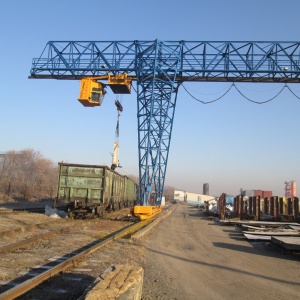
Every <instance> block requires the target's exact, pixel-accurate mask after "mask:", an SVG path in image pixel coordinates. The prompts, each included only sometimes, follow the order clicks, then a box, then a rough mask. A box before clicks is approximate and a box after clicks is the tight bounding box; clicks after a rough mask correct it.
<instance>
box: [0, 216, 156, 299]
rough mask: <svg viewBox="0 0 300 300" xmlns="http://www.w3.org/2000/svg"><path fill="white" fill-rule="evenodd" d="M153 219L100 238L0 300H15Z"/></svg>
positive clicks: (12, 289) (2, 295)
mask: <svg viewBox="0 0 300 300" xmlns="http://www.w3.org/2000/svg"><path fill="white" fill-rule="evenodd" d="M154 220H155V218H150V219H148V220H145V221H141V222H138V223H136V224H133V225H130V226H127V228H126V229H124V230H122V231H118V232H117V233H113V234H110V235H108V237H107V238H102V239H100V241H97V242H96V243H93V244H92V246H90V247H88V248H87V249H84V250H83V251H81V252H80V253H78V254H75V255H74V256H72V257H70V258H69V259H67V260H65V261H63V262H61V263H59V264H58V265H56V266H54V267H53V268H51V269H49V270H46V271H44V272H43V273H41V274H39V275H37V276H36V277H34V278H31V279H29V280H26V281H24V282H22V283H21V284H19V285H17V286H15V287H13V288H11V289H9V290H7V291H5V292H3V293H2V294H0V300H10V299H15V298H16V297H18V296H20V295H22V294H24V293H26V292H28V291H30V290H31V289H33V288H34V287H36V286H37V285H39V284H40V283H42V282H43V281H45V280H47V279H49V278H50V277H52V276H54V275H56V274H58V273H59V272H62V271H65V270H66V269H68V268H69V267H70V266H72V267H73V266H74V265H75V264H76V262H77V261H79V260H81V259H83V258H84V257H86V256H87V255H89V254H91V253H92V252H94V251H96V250H98V249H99V248H101V247H103V246H105V245H107V244H109V243H110V242H112V241H114V240H117V239H120V238H122V237H124V236H127V235H129V234H132V233H134V232H136V231H138V230H139V229H140V228H142V227H145V226H146V225H147V224H149V223H151V222H152V221H154Z"/></svg>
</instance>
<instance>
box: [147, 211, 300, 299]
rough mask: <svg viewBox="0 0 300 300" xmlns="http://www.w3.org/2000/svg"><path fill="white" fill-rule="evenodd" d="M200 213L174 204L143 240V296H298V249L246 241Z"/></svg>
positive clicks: (227, 297) (299, 288)
mask: <svg viewBox="0 0 300 300" xmlns="http://www.w3.org/2000/svg"><path fill="white" fill-rule="evenodd" d="M199 213H200V212H199V211H198V210H197V209H195V208H193V207H192V206H189V205H179V206H178V207H177V208H176V210H175V211H174V212H173V213H172V214H171V215H170V216H169V217H167V218H166V219H164V220H163V221H162V222H161V223H160V225H159V226H158V227H157V228H156V229H155V230H154V231H153V232H152V233H151V234H150V236H148V238H147V239H146V240H145V247H146V248H147V249H148V254H149V255H148V258H147V261H146V267H145V277H144V291H143V298H142V299H143V300H149V299H168V300H169V299H178V300H181V299H182V300H187V299H188V300H194V299H214V300H216V299H285V300H287V299H298V298H299V295H300V257H299V256H300V255H298V256H296V255H287V254H283V253H281V251H280V250H279V249H278V248H275V247H274V246H271V245H268V244H266V243H261V242H260V243H249V242H248V241H247V240H245V239H244V238H243V236H242V235H241V234H240V232H239V231H237V230H236V229H235V228H234V227H228V226H222V225H220V224H219V223H214V222H212V221H209V220H208V219H207V218H206V217H204V216H201V215H199Z"/></svg>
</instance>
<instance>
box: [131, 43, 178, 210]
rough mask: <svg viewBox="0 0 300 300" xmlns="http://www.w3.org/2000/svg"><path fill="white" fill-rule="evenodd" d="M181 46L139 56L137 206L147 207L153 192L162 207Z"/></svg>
mask: <svg viewBox="0 0 300 300" xmlns="http://www.w3.org/2000/svg"><path fill="white" fill-rule="evenodd" d="M181 53H182V47H181V45H178V44H177V45H176V46H174V45H165V44H163V43H162V42H160V41H156V43H154V44H152V45H151V46H149V47H148V48H147V49H144V51H143V52H140V53H139V54H138V70H139V72H138V76H137V83H138V95H137V100H138V101H137V104H138V110H137V117H138V144H139V172H140V202H141V205H149V202H150V196H151V192H152V190H153V189H154V193H155V198H156V202H155V203H156V204H157V205H160V204H161V199H162V193H163V189H164V182H165V176H166V167H167V162H168V155H169V147H170V141H171V134H172V127H173V120H174V112H175V107H176V100H177V90H178V89H177V85H178V83H177V81H176V77H177V75H178V69H179V68H180V63H181Z"/></svg>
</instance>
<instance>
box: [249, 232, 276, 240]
mask: <svg viewBox="0 0 300 300" xmlns="http://www.w3.org/2000/svg"><path fill="white" fill-rule="evenodd" d="M244 236H245V237H246V238H247V239H248V240H263V241H270V240H271V236H270V235H257V234H256V235H255V234H249V233H244Z"/></svg>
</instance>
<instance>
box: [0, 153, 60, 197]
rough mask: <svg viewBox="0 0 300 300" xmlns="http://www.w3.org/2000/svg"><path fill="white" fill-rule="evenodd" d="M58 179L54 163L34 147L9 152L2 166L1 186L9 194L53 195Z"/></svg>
mask: <svg viewBox="0 0 300 300" xmlns="http://www.w3.org/2000/svg"><path fill="white" fill-rule="evenodd" d="M56 179H57V169H56V167H55V165H54V163H53V162H52V161H51V160H49V159H46V158H44V157H43V155H42V154H41V153H40V152H38V151H34V150H33V149H25V150H21V151H9V152H7V153H6V154H5V157H4V160H3V162H2V168H0V187H2V193H4V194H6V195H7V196H15V197H23V198H24V199H31V198H41V197H47V198H49V197H52V196H53V191H54V190H55V188H56Z"/></svg>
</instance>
